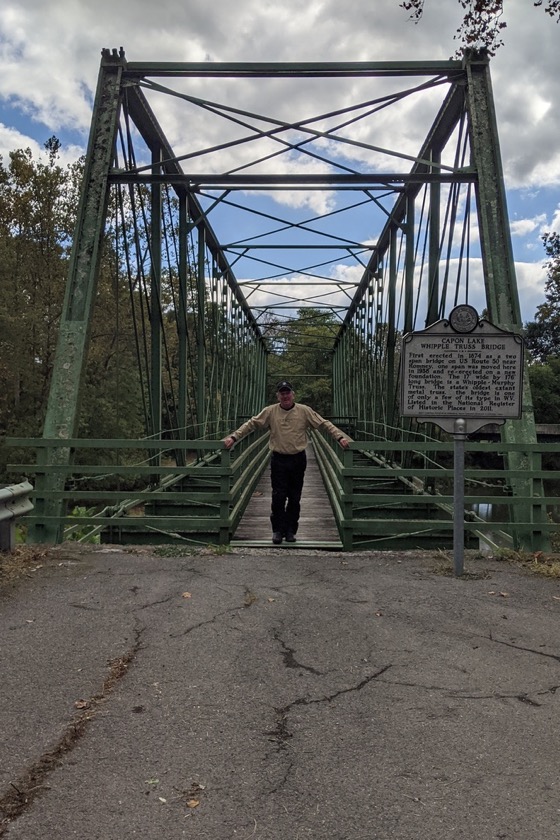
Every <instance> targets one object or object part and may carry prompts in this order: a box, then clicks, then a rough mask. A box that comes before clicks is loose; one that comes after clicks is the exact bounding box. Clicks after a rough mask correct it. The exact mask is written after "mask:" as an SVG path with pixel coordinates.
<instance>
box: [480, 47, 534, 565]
mask: <svg viewBox="0 0 560 840" xmlns="http://www.w3.org/2000/svg"><path fill="white" fill-rule="evenodd" d="M466 67H467V79H468V84H467V98H466V102H467V108H468V113H469V118H470V119H469V135H470V142H471V153H472V161H473V163H474V165H475V167H476V169H477V171H478V173H479V178H478V181H477V183H476V185H475V190H476V196H477V210H478V218H479V229H480V245H481V249H482V261H483V266H484V284H485V288H486V297H487V301H488V313H489V315H488V318H489V320H490V321H492V322H493V323H495V324H497V326H499V327H501V328H502V329H505V330H514V331H516V330H520V329H521V327H522V319H521V309H520V306H519V296H518V291H517V281H516V277H515V264H514V260H513V250H512V245H511V236H510V226H509V218H508V211H507V202H506V193H505V186H504V176H503V171H502V162H501V156H500V144H499V139H498V128H497V120H496V111H495V107H494V99H493V94H492V85H491V79H490V68H489V62H488V58H487V57H485V56H484V55H477V54H472V55H471V56H470V57H469V59H468V60H467V63H466ZM522 406H523V409H522V416H521V419H520V420H518V421H507V422H506V423H505V424H504V427H503V432H502V434H503V438H504V440H506V441H511V442H522V441H528V442H535V441H536V440H537V433H536V426H535V418H534V413H533V400H532V395H531V388H530V384H529V375H528V368H527V363H526V364H525V371H524V377H523V399H522ZM508 460H509V465H510V468H511V470H512V471H513V475H514V476H515V479H514V480H515V488H514V489H515V492H516V495H519V496H527V495H536V496H539V495H540V496H542V495H543V493H542V487H541V486H537V487H535V488H534V492H533V493H530V492H528V488H527V484H529V483H531V482H533V481H535V480H536V479H537V477H538V471H537V469H536V467H538V464H535V462H534V459H533V458H531V457H530V456H527V455H522V454H518V453H510V455H509V456H508ZM519 470H524V471H525V477H523V476H519V477H518V472H519ZM519 518H521V519H523V520H524V521H531V520H532V519H534V520H535V523H536V524H537V523H543V522H546V518H547V517H546V509H545V508H544V507H538V506H535V507H534V508H531V509H530V510H528V509H527V506H526V505H522V504H521V503H520V506H519ZM520 540H521V543H520V547H522V548H528V549H534V550H538V549H541V550H544V549H547V548H548V543H547V541H546V540H544V539H543V538H542V537H539V536H535V535H534V534H531V533H528V534H526V535H524V536H523V535H521V537H520Z"/></svg>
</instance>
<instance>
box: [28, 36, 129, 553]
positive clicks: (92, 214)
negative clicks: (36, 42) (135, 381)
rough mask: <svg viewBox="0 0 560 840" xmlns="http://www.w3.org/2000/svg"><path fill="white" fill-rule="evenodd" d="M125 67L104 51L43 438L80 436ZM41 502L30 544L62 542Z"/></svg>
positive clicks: (49, 504)
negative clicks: (40, 515)
mask: <svg viewBox="0 0 560 840" xmlns="http://www.w3.org/2000/svg"><path fill="white" fill-rule="evenodd" d="M125 64H126V62H125V59H124V54H121V53H117V52H116V50H113V52H112V53H110V52H109V50H104V51H103V53H102V59H101V66H100V70H99V77H98V82H97V91H96V94H95V102H94V106H93V116H92V122H91V131H90V136H89V143H88V148H87V153H86V161H85V167H84V179H83V185H82V194H81V199H80V204H79V207H78V216H77V220H76V229H75V233H74V241H73V246H72V253H71V256H70V262H69V267H68V280H67V284H66V294H65V298H64V305H63V309H62V315H61V320H60V330H59V335H58V344H57V348H56V355H55V359H54V365H53V373H52V380H51V386H50V391H49V398H48V403H47V409H46V415H45V423H44V427H43V437H44V438H61V439H66V438H72V437H75V436H76V434H77V431H78V422H79V409H80V395H81V389H82V384H83V378H84V369H85V364H86V359H87V350H88V346H89V338H90V330H91V315H92V311H93V306H94V301H95V295H96V289H97V281H98V277H99V267H100V262H101V242H102V239H103V233H104V229H105V220H106V216H107V205H108V199H109V182H108V178H109V172H110V169H111V165H112V162H113V157H114V148H115V138H116V132H117V126H118V119H119V110H120V105H121V78H122V73H123V67H124V66H125ZM46 460H47V462H48V464H52V465H67V464H69V462H70V450H69V449H65V448H64V447H61V448H58V449H52V450H49V451H48V452H47V454H46ZM64 482H65V479H64V475H63V474H55V473H54V472H52V473H49V474H48V475H46V476H45V480H44V482H41V483H42V484H43V486H44V489H45V491H47V492H48V491H57V490H62V489H64ZM38 502H39V504H38V508H39V509H41V508H42V509H43V510H44V513H45V515H46V516H48V517H49V519H48V520H46V521H45V522H44V523H39V524H37V525H33V526H32V527H31V528H30V530H29V535H28V540H29V542H46V543H52V542H59V541H61V540H62V536H63V528H62V523H61V522H60V521H56V518H57V517H59V518H60V517H61V516H62V515H63V512H64V503H63V502H61V501H57V500H51V499H45V503H44V505H42V504H41V501H39V500H38Z"/></svg>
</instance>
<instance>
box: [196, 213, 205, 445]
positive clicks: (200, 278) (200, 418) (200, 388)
mask: <svg viewBox="0 0 560 840" xmlns="http://www.w3.org/2000/svg"><path fill="white" fill-rule="evenodd" d="M197 232H198V264H197V303H198V307H197V315H196V317H197V327H196V334H197V363H198V364H197V377H196V421H197V435H196V436H197V437H204V436H205V433H206V424H205V418H206V323H205V319H206V283H205V277H204V258H205V256H206V241H205V236H204V228H203V226H202V225H199V226H198V228H197Z"/></svg>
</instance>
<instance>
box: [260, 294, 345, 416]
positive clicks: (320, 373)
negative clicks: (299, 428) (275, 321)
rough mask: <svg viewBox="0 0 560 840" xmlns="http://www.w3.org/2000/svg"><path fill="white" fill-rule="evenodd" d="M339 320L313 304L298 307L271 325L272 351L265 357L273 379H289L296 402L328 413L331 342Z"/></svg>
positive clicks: (329, 412) (330, 404) (330, 401)
mask: <svg viewBox="0 0 560 840" xmlns="http://www.w3.org/2000/svg"><path fill="white" fill-rule="evenodd" d="M338 329H339V322H338V320H337V319H336V318H335V316H334V315H333V314H332V313H331V312H329V311H324V310H321V309H318V308H316V307H311V306H310V307H302V308H301V309H298V311H297V315H296V318H294V319H293V320H291V321H287V322H286V323H284V324H282V325H279V326H277V327H275V329H274V351H273V352H272V353H271V355H270V357H269V374H270V376H271V378H272V388H273V383H276V382H277V381H278V380H279V379H282V378H284V377H285V378H287V379H289V380H290V382H291V383H292V385H293V386H294V389H295V391H296V394H297V399H298V401H300V402H303V403H308V404H309V405H310V406H311V407H312V408H314V409H315V410H316V411H318V412H319V414H322V415H326V416H328V415H329V414H331V413H332V346H333V340H334V337H335V336H336V334H337V332H338Z"/></svg>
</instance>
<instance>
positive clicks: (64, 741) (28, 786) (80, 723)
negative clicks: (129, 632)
mask: <svg viewBox="0 0 560 840" xmlns="http://www.w3.org/2000/svg"><path fill="white" fill-rule="evenodd" d="M142 633H143V628H136V630H135V639H134V644H133V645H132V647H131V648H129V650H127V651H126V652H125V653H124V654H123V655H122V656H118V657H116V658H115V659H111V660H110V661H109V663H108V664H109V669H108V671H107V674H106V676H105V679H104V680H103V684H102V686H101V689H100V690H99V691H98V692H97V693H96V694H94V695H93V696H92V697H90V698H88V699H87V700H80V701H78V702H79V705H78V704H77V705H76V708H79V711H78V713H77V714H75V715H74V717H73V718H72V720H71V721H70V723H69V724H68V725H67V727H66V729H65V730H64V732H63V734H62V735H61V737H60V738H59V740H58V741H57V742H56V743H55V744H54V745H53V746H52V747H50V748H49V749H47V750H46V751H45V752H44V753H43V754H42V755H41V756H40V757H39V758H38V759H37V760H36V761H35V762H34V763H33V764H31V765H30V766H29V767H27V768H26V770H25V771H24V772H23V773H22V774H21V775H20V776H19V777H18V778H17V779H14V780H12V781H11V782H10V784H9V786H8V788H7V789H6V790H5V791H4V792H3V793H0V837H3V836H4V835H5V833H6V831H7V830H8V827H9V825H10V824H11V823H13V822H14V821H15V820H17V819H18V817H20V816H21V815H22V814H23V813H24V812H25V811H26V810H27V809H28V808H30V807H31V805H32V803H33V801H34V800H35V799H36V798H37V797H38V796H40V795H41V793H43V792H44V791H46V790H49V785H48V784H46V780H47V779H48V777H49V775H50V774H51V773H52V772H53V771H54V770H56V769H57V768H58V767H60V766H61V765H62V763H63V760H64V758H65V756H66V755H68V753H70V752H71V751H72V750H73V749H74V747H75V746H76V745H77V744H78V742H79V741H80V739H81V738H82V737H83V736H84V735H85V733H86V731H87V728H88V726H89V723H90V721H92V720H93V719H94V718H95V717H96V716H97V713H98V711H99V709H100V708H101V706H102V705H103V704H104V703H105V702H106V701H107V699H108V697H109V696H110V695H111V693H112V692H113V691H114V689H115V687H116V686H117V684H118V683H119V682H120V680H121V679H122V678H123V677H124V676H125V674H126V673H127V672H128V669H129V667H130V665H131V664H132V663H133V662H134V660H135V658H136V655H137V653H138V651H139V650H140V648H141V637H142Z"/></svg>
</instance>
